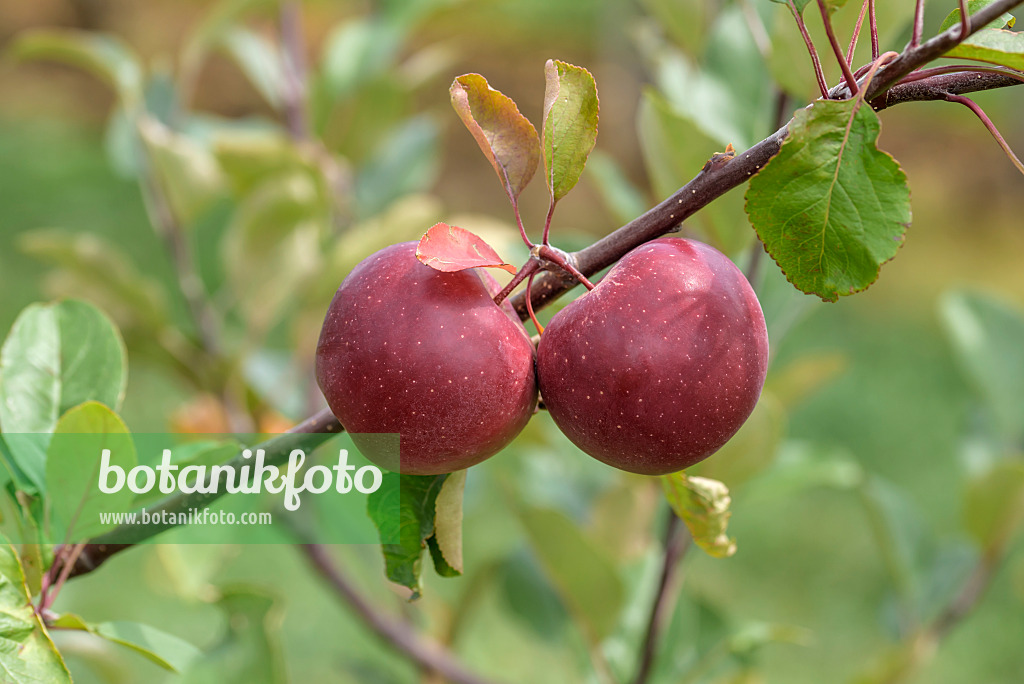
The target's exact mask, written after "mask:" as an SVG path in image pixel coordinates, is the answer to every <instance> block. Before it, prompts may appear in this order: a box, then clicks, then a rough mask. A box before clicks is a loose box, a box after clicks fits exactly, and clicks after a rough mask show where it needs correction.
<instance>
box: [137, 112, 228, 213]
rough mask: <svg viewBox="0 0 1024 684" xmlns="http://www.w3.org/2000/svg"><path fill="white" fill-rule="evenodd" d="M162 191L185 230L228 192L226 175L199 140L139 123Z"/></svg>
mask: <svg viewBox="0 0 1024 684" xmlns="http://www.w3.org/2000/svg"><path fill="white" fill-rule="evenodd" d="M139 133H140V135H141V137H142V141H143V142H144V143H145V145H146V149H147V150H148V152H149V156H150V160H151V161H152V164H153V169H154V171H155V173H156V176H157V180H158V182H159V185H160V190H161V191H162V192H164V193H165V194H166V195H167V200H168V202H169V203H170V205H171V210H172V211H173V212H174V215H175V217H177V219H178V220H179V221H181V222H182V223H183V224H185V226H186V227H188V226H190V225H191V224H192V223H193V221H195V219H196V218H197V217H198V216H199V214H201V213H202V212H203V211H205V210H206V209H207V208H209V207H210V205H212V204H213V202H214V201H216V200H217V199H219V198H220V197H221V196H222V195H223V194H224V192H225V189H226V183H225V178H224V174H223V173H222V172H221V169H220V166H219V165H218V164H217V159H216V157H214V156H213V153H212V152H210V150H209V149H208V148H207V147H205V146H204V145H201V144H200V143H199V142H197V141H196V140H194V139H192V138H190V137H188V136H186V135H183V134H181V133H177V132H175V131H172V130H170V129H169V128H167V127H166V126H164V125H163V124H162V123H160V122H159V121H157V120H156V119H154V118H152V117H148V116H146V117H143V118H141V119H140V120H139Z"/></svg>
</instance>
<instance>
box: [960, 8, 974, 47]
mask: <svg viewBox="0 0 1024 684" xmlns="http://www.w3.org/2000/svg"><path fill="white" fill-rule="evenodd" d="M969 35H971V15H970V13H968V11H967V0H960V36H961V40H963V39H964V38H966V37H967V36H969Z"/></svg>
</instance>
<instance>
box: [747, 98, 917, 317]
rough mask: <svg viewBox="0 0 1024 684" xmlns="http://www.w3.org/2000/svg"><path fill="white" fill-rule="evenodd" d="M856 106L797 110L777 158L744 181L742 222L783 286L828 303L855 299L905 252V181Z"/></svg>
mask: <svg viewBox="0 0 1024 684" xmlns="http://www.w3.org/2000/svg"><path fill="white" fill-rule="evenodd" d="M878 132H879V122H878V117H877V116H876V115H875V113H874V112H873V111H872V110H871V107H869V106H866V105H864V103H863V102H862V101H861V100H858V99H854V100H847V101H843V102H835V101H819V102H815V103H814V105H813V106H812V107H811V108H810V109H803V110H800V111H799V112H797V114H796V116H795V117H794V119H793V122H792V124H791V125H790V129H789V136H788V137H787V138H786V141H785V142H784V143H783V144H782V149H781V150H780V151H779V153H778V154H777V155H776V156H775V157H773V158H772V159H771V161H769V162H768V164H767V165H766V166H765V168H764V169H762V170H761V172H760V173H759V174H757V175H756V176H755V177H754V178H753V179H752V180H751V181H750V187H749V188H748V190H747V194H746V199H747V205H746V206H747V215H748V216H749V217H750V222H751V224H752V225H753V226H754V229H755V230H756V231H757V234H758V235H759V236H760V237H761V241H762V242H764V244H765V248H766V249H767V250H768V253H769V254H771V256H772V258H773V259H775V261H776V263H778V265H779V267H780V268H781V269H782V271H783V273H785V274H786V278H788V279H789V282H791V283H793V285H794V286H795V287H796V288H797V289H799V290H801V291H802V292H806V293H808V294H816V295H818V296H819V297H821V298H822V299H823V300H825V301H829V302H834V301H836V300H837V299H838V298H839V297H840V296H843V295H849V294H853V293H855V292H860V291H861V290H864V289H866V288H867V287H868V286H870V285H871V284H872V283H873V282H874V281H875V280H876V279H877V278H878V273H879V271H880V270H881V267H882V264H883V263H885V262H886V261H888V260H889V259H892V258H893V257H894V256H895V255H896V252H897V250H898V249H899V248H900V246H901V245H902V244H903V239H904V233H905V232H906V229H907V226H908V225H909V223H910V190H909V188H908V187H907V179H906V175H905V174H904V173H903V170H902V169H901V168H900V167H899V164H897V163H896V160H894V159H893V158H892V157H891V156H889V155H888V154H886V153H885V152H882V151H880V150H879V149H878V148H877V147H876V146H875V143H876V141H877V140H878Z"/></svg>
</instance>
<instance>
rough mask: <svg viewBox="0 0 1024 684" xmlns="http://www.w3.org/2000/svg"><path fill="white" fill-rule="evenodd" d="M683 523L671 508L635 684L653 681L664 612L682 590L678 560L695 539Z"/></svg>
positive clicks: (634, 680)
mask: <svg viewBox="0 0 1024 684" xmlns="http://www.w3.org/2000/svg"><path fill="white" fill-rule="evenodd" d="M682 522H683V521H682V520H681V519H680V518H679V516H678V515H676V513H675V511H673V510H672V509H669V511H668V519H667V520H666V523H665V555H664V559H663V561H662V566H661V578H660V579H659V580H658V589H657V591H656V592H655V594H654V602H653V603H652V604H651V612H650V614H649V616H648V618H647V633H646V634H645V635H644V641H643V645H642V648H641V651H640V661H639V664H638V665H637V670H636V677H635V678H634V679H633V684H646V683H647V680H648V679H649V678H650V675H651V670H652V668H653V667H654V659H655V656H657V653H658V637H659V636H660V634H661V627H662V625H663V624H664V622H665V613H666V611H667V610H668V609H669V608H670V607H671V606H672V605H673V604H674V603H675V597H676V594H677V593H678V591H679V581H678V574H679V561H681V560H682V558H683V556H685V555H686V552H687V551H688V550H689V548H690V542H691V541H692V540H693V538H692V537H691V536H690V534H689V532H688V531H687V529H686V526H685V525H683V524H682Z"/></svg>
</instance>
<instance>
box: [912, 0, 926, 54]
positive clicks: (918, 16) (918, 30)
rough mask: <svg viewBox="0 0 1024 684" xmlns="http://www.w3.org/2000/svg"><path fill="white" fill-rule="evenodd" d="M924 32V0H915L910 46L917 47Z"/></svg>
mask: <svg viewBox="0 0 1024 684" xmlns="http://www.w3.org/2000/svg"><path fill="white" fill-rule="evenodd" d="M923 34H924V0H916V3H915V4H914V31H913V33H912V34H911V36H910V47H917V45H918V44H919V43H920V42H921V36H922V35H923Z"/></svg>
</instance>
